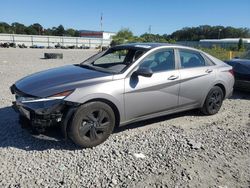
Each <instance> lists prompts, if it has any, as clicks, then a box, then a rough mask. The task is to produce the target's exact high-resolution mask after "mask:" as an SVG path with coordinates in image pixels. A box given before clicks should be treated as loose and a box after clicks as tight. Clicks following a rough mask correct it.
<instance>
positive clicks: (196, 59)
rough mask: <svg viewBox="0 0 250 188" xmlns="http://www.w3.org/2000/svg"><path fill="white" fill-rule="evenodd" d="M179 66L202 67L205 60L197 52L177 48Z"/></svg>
mask: <svg viewBox="0 0 250 188" xmlns="http://www.w3.org/2000/svg"><path fill="white" fill-rule="evenodd" d="M179 53H180V60H181V68H192V67H203V66H206V65H207V64H206V61H205V60H204V58H203V57H202V56H201V54H200V53H198V52H193V51H189V50H179Z"/></svg>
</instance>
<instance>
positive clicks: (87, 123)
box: [69, 102, 115, 148]
mask: <svg viewBox="0 0 250 188" xmlns="http://www.w3.org/2000/svg"><path fill="white" fill-rule="evenodd" d="M114 126H115V114H114V112H113V110H112V108H111V107H110V106H109V105H107V104H106V103H103V102H90V103H86V104H84V105H82V106H80V107H79V108H78V109H77V110H76V112H75V114H74V115H73V118H72V121H71V124H70V127H69V137H70V138H71V140H72V141H73V142H74V143H75V144H77V145H78V146H80V147H83V148H92V147H95V146H97V145H99V144H101V143H103V142H104V141H105V140H106V139H107V138H108V137H109V136H110V134H111V133H112V132H113V129H114Z"/></svg>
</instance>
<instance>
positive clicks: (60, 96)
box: [49, 90, 74, 99]
mask: <svg viewBox="0 0 250 188" xmlns="http://www.w3.org/2000/svg"><path fill="white" fill-rule="evenodd" d="M73 91H74V90H70V91H64V92H61V93H57V94H55V95H52V96H50V97H49V98H53V99H63V98H65V97H67V96H69V95H70V94H71V93H72V92H73Z"/></svg>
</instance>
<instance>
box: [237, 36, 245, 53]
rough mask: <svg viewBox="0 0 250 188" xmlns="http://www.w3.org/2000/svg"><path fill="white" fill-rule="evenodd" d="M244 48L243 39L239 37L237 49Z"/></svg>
mask: <svg viewBox="0 0 250 188" xmlns="http://www.w3.org/2000/svg"><path fill="white" fill-rule="evenodd" d="M243 48H244V43H243V40H242V38H240V39H239V42H238V50H239V51H240V50H242V49H243Z"/></svg>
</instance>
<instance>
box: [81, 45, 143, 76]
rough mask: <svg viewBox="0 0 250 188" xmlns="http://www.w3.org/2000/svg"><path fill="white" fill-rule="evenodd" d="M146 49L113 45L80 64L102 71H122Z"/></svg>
mask: <svg viewBox="0 0 250 188" xmlns="http://www.w3.org/2000/svg"><path fill="white" fill-rule="evenodd" d="M146 51H147V49H140V48H115V47H114V48H110V49H108V50H106V51H104V52H101V53H98V54H96V55H94V56H92V57H90V58H89V59H87V60H86V61H84V62H83V63H81V64H80V66H83V67H86V68H90V69H95V70H98V71H103V72H110V73H122V72H124V71H125V70H126V69H127V68H128V67H129V66H130V65H131V64H132V63H133V62H134V61H136V60H137V59H138V58H139V57H141V56H142V55H143V54H144V53H145V52H146Z"/></svg>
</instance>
